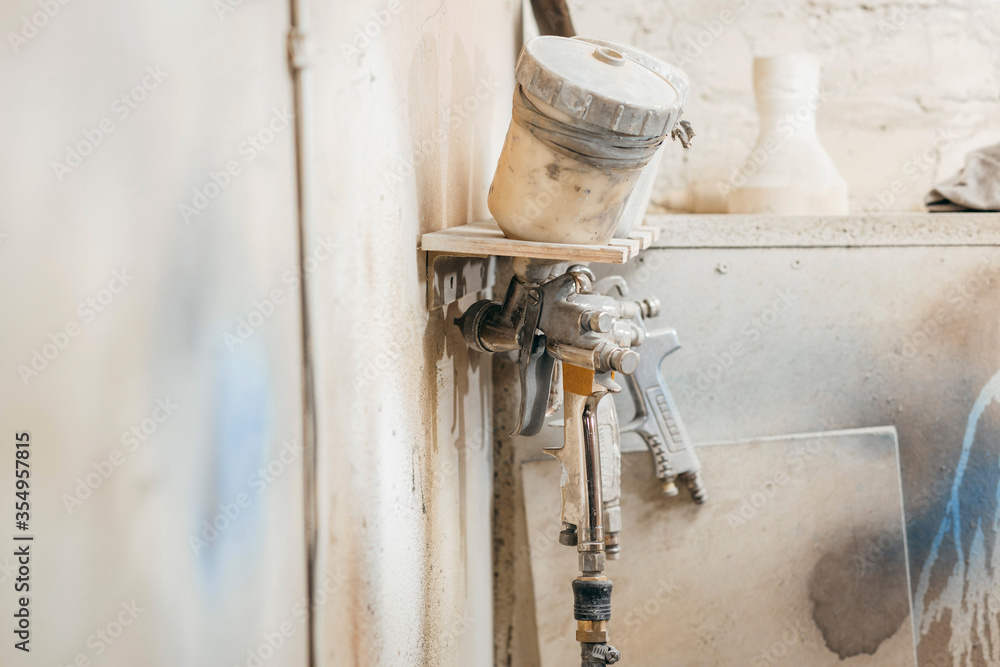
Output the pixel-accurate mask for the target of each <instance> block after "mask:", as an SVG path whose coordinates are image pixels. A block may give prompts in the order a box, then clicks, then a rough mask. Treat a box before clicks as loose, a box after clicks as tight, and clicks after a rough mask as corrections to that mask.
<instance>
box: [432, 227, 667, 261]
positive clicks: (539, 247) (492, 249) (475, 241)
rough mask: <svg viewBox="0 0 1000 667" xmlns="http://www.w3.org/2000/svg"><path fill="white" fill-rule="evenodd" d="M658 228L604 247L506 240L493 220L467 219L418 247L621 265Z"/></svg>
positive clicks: (643, 229)
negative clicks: (468, 221)
mask: <svg viewBox="0 0 1000 667" xmlns="http://www.w3.org/2000/svg"><path fill="white" fill-rule="evenodd" d="M657 234H658V230H653V229H652V228H649V227H638V228H636V230H635V231H633V233H632V235H631V236H630V237H629V238H627V239H617V238H616V239H611V241H610V243H608V245H605V246H598V245H583V244H574V243H539V242H536V241H518V240H516V239H509V238H507V237H506V236H504V235H503V232H502V231H500V227H498V226H497V223H496V222H495V221H493V220H486V221H482V222H471V223H469V224H467V225H460V226H457V227H449V228H448V229H442V230H439V231H436V232H430V233H427V234H424V235H423V237H422V238H421V241H420V249H421V250H423V251H425V252H441V253H448V254H451V255H475V256H485V255H496V256H500V257H537V258H539V259H559V260H565V261H570V262H601V263H607V264H624V263H625V262H627V261H628V260H630V259H632V258H633V257H635V256H636V255H637V254H639V251H640V250H643V249H644V248H647V247H649V246H650V245H652V243H653V241H654V240H655V239H656V237H657Z"/></svg>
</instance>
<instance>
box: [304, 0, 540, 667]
mask: <svg viewBox="0 0 1000 667" xmlns="http://www.w3.org/2000/svg"><path fill="white" fill-rule="evenodd" d="M309 10H310V14H311V15H310V19H309V20H310V21H311V24H312V29H311V34H312V37H313V38H314V39H315V43H316V45H317V47H318V50H317V53H316V54H315V60H314V64H313V66H312V68H311V76H312V77H313V79H312V87H313V91H314V95H313V97H314V99H313V107H312V108H313V109H314V111H315V115H314V118H313V120H312V122H313V126H314V128H315V130H316V133H315V137H314V141H313V143H312V146H311V148H312V149H313V150H314V155H315V162H314V169H315V174H316V178H315V181H314V185H313V187H314V188H315V190H316V191H319V192H320V193H321V194H320V195H319V197H320V199H319V202H318V205H317V209H316V212H315V217H314V233H315V234H316V235H317V236H319V237H324V236H327V235H329V236H330V238H331V239H332V240H333V243H335V244H336V245H337V247H338V248H339V251H338V260H337V261H336V262H332V263H330V264H329V265H324V266H323V267H321V268H320V270H319V271H318V272H317V274H316V280H315V291H314V293H313V301H312V304H311V306H312V312H313V313H315V314H316V321H315V322H316V326H315V330H314V334H313V336H314V341H315V349H316V358H315V361H316V384H317V401H318V402H317V407H318V416H319V444H320V452H321V458H322V460H321V480H322V482H321V483H322V488H321V511H322V512H323V517H322V519H323V520H322V525H323V528H322V534H321V549H322V552H323V556H322V560H323V562H324V567H325V571H326V574H327V575H336V574H338V573H342V574H343V576H344V577H345V584H344V586H343V587H342V588H341V589H339V590H338V592H337V594H336V600H337V602H336V604H332V605H331V604H327V605H326V606H325V607H324V609H323V610H322V616H323V618H322V619H321V627H322V630H323V632H322V655H323V656H324V658H325V660H326V664H330V665H359V666H367V665H426V664H441V665H482V664H489V660H490V656H491V647H492V643H493V642H492V613H491V606H490V590H491V586H492V570H491V561H490V548H489V544H490V541H489V540H490V501H491V496H492V481H491V480H492V473H491V468H490V463H489V462H490V453H491V452H490V447H489V442H490V438H489V434H490V431H489V429H490V404H489V401H488V391H489V383H490V369H489V361H488V360H483V359H480V358H475V357H474V355H471V354H470V353H469V352H468V350H467V348H466V345H465V343H464V342H463V341H462V340H461V336H460V335H459V333H458V330H457V328H456V327H454V326H453V325H452V324H451V320H452V319H454V318H455V317H457V315H458V313H459V312H460V311H461V309H464V307H466V306H467V305H468V304H467V303H464V302H463V303H461V304H452V305H451V306H450V307H448V308H445V309H440V310H436V311H433V312H430V313H428V311H427V309H426V306H425V304H426V293H425V282H424V255H423V254H422V253H420V252H419V251H418V249H417V243H418V239H419V236H420V234H421V233H423V232H428V231H432V230H435V229H440V228H443V227H446V226H450V225H456V224H462V223H465V222H468V221H471V220H475V219H482V218H483V217H486V216H488V211H487V210H486V206H485V198H486V192H487V188H488V186H489V182H490V179H491V178H492V175H493V167H494V164H495V162H496V157H497V155H498V154H499V148H500V146H501V144H502V141H503V135H504V132H505V131H506V126H507V123H508V121H509V119H510V104H511V102H510V100H511V95H512V91H513V87H512V86H513V63H514V60H515V58H516V55H517V49H518V48H519V44H518V42H517V41H516V40H517V37H516V34H515V27H516V26H518V25H520V16H521V14H520V11H521V10H520V3H516V2H506V3H503V2H502V3H465V2H459V1H458V0H446V1H445V2H435V3H426V2H396V1H390V2H378V1H373V2H364V3H336V4H334V5H331V4H329V3H322V2H312V3H309Z"/></svg>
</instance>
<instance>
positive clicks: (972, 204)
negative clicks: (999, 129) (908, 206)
mask: <svg viewBox="0 0 1000 667" xmlns="http://www.w3.org/2000/svg"><path fill="white" fill-rule="evenodd" d="M924 206H926V207H927V210H928V211H931V212H932V213H939V212H946V211H1000V144H995V145H993V146H987V147H986V148H977V149H976V150H974V151H972V152H971V153H969V154H968V155H966V156H965V166H964V167H962V169H961V171H959V172H958V174H957V175H955V176H952V177H951V178H950V179H948V180H947V181H944V182H943V183H941V184H939V185H938V186H937V187H935V188H934V189H933V190H931V191H930V192H928V193H927V196H926V197H924Z"/></svg>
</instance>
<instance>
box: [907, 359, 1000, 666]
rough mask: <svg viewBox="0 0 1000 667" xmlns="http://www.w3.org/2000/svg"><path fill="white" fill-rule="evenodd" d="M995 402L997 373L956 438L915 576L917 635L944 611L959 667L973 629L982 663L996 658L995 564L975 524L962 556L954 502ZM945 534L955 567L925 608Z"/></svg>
mask: <svg viewBox="0 0 1000 667" xmlns="http://www.w3.org/2000/svg"><path fill="white" fill-rule="evenodd" d="M995 401H996V402H998V403H1000V372H998V373H997V374H995V375H994V376H993V377H992V378H990V380H989V382H987V383H986V386H984V387H983V389H982V391H981V392H980V393H979V396H978V397H977V398H976V402H975V404H974V405H973V406H972V411H971V412H970V413H969V418H968V421H967V422H966V426H965V435H964V437H963V439H962V454H961V456H960V457H959V461H958V466H957V467H956V469H955V479H954V482H953V483H952V487H951V496H950V498H949V501H948V505H947V507H946V509H945V514H944V517H943V519H942V520H941V523H940V525H939V526H938V531H937V535H935V537H934V542H933V543H932V544H931V550H930V554H929V556H928V557H927V561H926V562H925V563H924V567H923V570H922V571H921V573H920V581H919V582H918V584H917V592H916V595H915V606H916V609H915V611H916V615H917V628H918V630H919V635H926V634H927V632H928V631H929V630H930V628H931V625H932V624H933V623H934V622H936V621H938V620H941V619H942V618H943V617H944V615H945V614H944V612H945V611H949V612H950V623H951V630H952V632H951V638H950V640H949V646H948V648H949V650H950V652H951V653H952V657H953V659H954V660H955V664H961V665H964V664H969V662H970V661H971V656H972V650H973V648H974V646H973V644H972V642H973V632H972V630H973V629H975V630H976V632H975V634H976V635H977V636H978V637H979V639H980V642H982V643H983V646H982V648H981V650H982V652H983V655H984V656H985V657H986V659H987V660H991V659H992V660H993V661H994V662H992V663H991V664H996V663H995V661H996V660H998V659H1000V642H997V641H995V640H994V641H990V637H991V636H992V637H997V636H998V635H997V634H996V629H997V628H996V625H997V619H996V614H997V612H998V611H1000V597H998V596H997V594H996V593H995V592H994V591H992V583H991V582H992V577H991V576H990V571H991V570H993V571H995V570H996V567H997V565H998V563H993V562H990V561H988V560H987V558H986V553H987V551H988V549H987V547H986V544H985V538H984V535H983V530H982V529H983V526H982V521H981V519H980V520H978V521H977V522H976V529H975V531H974V535H973V538H972V546H971V547H970V550H969V554H968V558H967V557H966V554H965V549H964V546H963V541H962V506H961V502H960V497H959V490H960V488H961V486H962V482H963V479H964V477H965V473H966V470H967V468H968V465H969V459H970V456H971V452H972V445H973V442H975V439H976V432H977V430H978V429H979V422H980V419H981V418H982V416H983V413H984V412H985V411H986V408H988V407H989V406H990V405H991V404H992V403H993V402H995ZM998 465H1000V462H998ZM996 502H998V503H1000V484H998V486H997V500H996ZM998 522H1000V516H996V515H995V516H994V521H993V522H992V523H993V525H992V528H993V529H994V535H996V534H997V533H996V529H997V527H998ZM949 533H950V534H951V537H952V541H953V542H954V546H955V551H956V562H955V565H954V568H953V570H952V572H951V575H950V576H949V577H948V581H947V583H946V585H945V587H944V589H943V590H942V591H941V593H940V594H939V595H938V597H937V598H936V599H935V600H933V601H931V602H930V603H928V602H927V601H926V598H927V594H928V591H929V589H930V580H931V574H932V571H933V569H934V566H935V565H936V564H937V562H938V559H939V557H940V550H941V546H942V544H943V543H944V540H945V538H946V537H947V536H948V535H949ZM989 551H991V552H992V558H991V559H990V560H996V559H997V554H1000V549H997V545H996V544H994V545H993V546H992V548H991V549H989ZM991 632H992V635H991Z"/></svg>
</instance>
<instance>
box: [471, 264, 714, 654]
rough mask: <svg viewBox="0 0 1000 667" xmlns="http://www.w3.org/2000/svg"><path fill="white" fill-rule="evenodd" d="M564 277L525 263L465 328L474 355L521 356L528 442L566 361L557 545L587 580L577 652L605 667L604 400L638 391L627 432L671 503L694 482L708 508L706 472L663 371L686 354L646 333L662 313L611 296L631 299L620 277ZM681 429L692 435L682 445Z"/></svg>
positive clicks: (609, 478)
mask: <svg viewBox="0 0 1000 667" xmlns="http://www.w3.org/2000/svg"><path fill="white" fill-rule="evenodd" d="M565 267H566V265H565V264H553V263H551V262H549V263H544V262H531V261H528V262H524V261H518V260H516V263H515V274H516V275H515V277H514V278H513V279H512V280H511V283H510V285H509V287H508V289H507V294H506V296H505V297H504V300H503V303H498V302H496V301H489V300H484V301H479V302H477V303H475V304H473V305H472V306H471V307H470V308H469V309H468V310H467V311H466V312H465V314H464V315H463V316H462V317H461V318H460V319H458V320H456V324H458V326H459V327H460V328H461V330H462V334H463V336H464V338H465V341H466V343H467V344H468V345H469V346H470V347H472V348H473V349H476V350H479V351H482V352H509V351H514V350H517V351H519V360H518V362H519V376H520V385H521V400H520V407H519V411H518V419H517V427H516V428H515V431H514V433H512V435H526V436H530V435H535V434H537V433H538V432H539V431H540V430H541V428H542V425H543V423H544V421H545V417H546V416H547V414H549V413H550V410H549V408H550V407H551V405H550V403H551V401H550V396H551V395H552V383H553V376H554V372H555V371H556V361H560V362H561V369H562V373H561V375H562V389H563V414H564V420H563V426H564V433H563V444H562V446H561V447H553V448H547V449H546V452H547V453H548V454H550V455H552V456H553V457H555V458H556V459H558V460H559V462H560V463H561V464H562V468H563V475H562V512H561V518H562V523H563V531H562V532H561V533H560V535H559V541H560V543H562V544H564V545H567V546H575V547H576V548H577V552H578V560H579V569H580V576H578V577H577V578H576V579H575V580H574V581H573V595H574V606H573V610H574V617H575V619H576V621H577V641H579V642H580V644H581V651H582V663H581V664H582V667H595V666H598V665H606V664H613V663H615V662H617V661H618V659H619V658H620V655H619V653H618V651H617V650H616V649H615V648H614V647H613V646H611V645H610V644H609V643H608V642H609V639H610V635H609V631H608V622H609V621H610V619H611V589H612V582H611V581H610V580H609V579H608V578H607V577H606V576H604V574H603V572H604V568H605V560H606V559H607V558H616V557H617V556H618V553H619V539H618V532H619V530H620V529H621V509H620V507H619V504H618V502H619V498H620V481H621V480H620V465H621V463H620V460H621V449H620V443H619V428H618V419H617V413H616V410H615V406H614V402H613V401H612V400H611V399H610V398H607V399H605V397H606V396H607V394H609V393H611V394H614V393H619V392H621V389H622V387H621V386H620V385H619V384H618V382H616V379H617V380H620V381H622V382H624V383H625V384H626V385H627V386H628V387H629V390H630V391H629V395H630V396H631V398H632V401H633V403H634V405H635V417H634V418H633V419H632V421H631V422H630V424H629V425H627V426H626V429H628V430H634V431H636V432H638V433H640V434H641V435H642V436H643V438H644V439H645V441H646V443H647V445H648V446H649V448H650V451H651V452H652V454H653V460H654V465H655V467H656V471H657V476H658V477H659V478H660V479H661V480H664V485H665V486H664V488H665V489H666V488H667V487H668V486H669V487H670V488H672V489H673V490H674V493H673V494H668V495H676V487H674V486H673V480H674V478H675V477H680V478H682V479H685V480H687V481H688V484H689V487H690V488H691V490H692V496H693V497H694V498H695V500H696V501H698V502H700V500H701V499H703V498H704V492H703V491H700V490H699V491H697V492H696V490H695V489H696V487H697V489H700V482H699V481H698V472H699V470H700V465H699V464H698V460H697V457H696V456H695V454H694V451H693V449H692V448H691V445H690V442H689V441H688V439H687V435H686V432H685V431H684V430H683V425H682V424H681V423H680V421H679V416H678V415H677V413H676V406H674V405H673V399H672V398H671V397H670V395H669V391H668V390H667V389H666V384H665V382H664V381H663V376H662V374H661V373H660V369H659V366H660V362H661V361H662V359H663V357H664V356H665V355H666V354H669V353H670V352H672V351H673V350H675V349H677V347H679V345H678V344H677V337H676V334H675V333H674V332H673V331H667V332H662V333H649V332H647V330H646V327H645V322H644V319H645V318H647V317H654V316H655V315H656V314H657V313H658V304H656V302H655V300H645V301H641V302H639V301H625V300H621V299H617V298H615V297H613V296H610V295H609V294H607V292H610V291H611V290H610V288H614V287H617V288H618V290H619V291H620V292H621V294H622V296H624V295H625V294H627V289H628V287H627V284H625V282H624V279H622V278H620V277H613V278H609V279H605V280H604V281H601V283H599V284H597V285H596V286H595V284H594V275H593V273H591V271H590V270H589V269H587V268H586V267H583V266H572V267H569V268H568V269H566V268H565ZM563 270H565V273H561V272H562V271H563ZM560 273H561V275H556V277H552V276H553V275H554V274H560ZM605 287H607V288H608V289H604V288H605ZM602 292H604V293H602ZM637 346H642V347H641V349H642V350H643V355H642V359H641V360H640V356H639V355H638V354H637V353H636V352H635V351H634V350H633V349H632V348H633V347H637ZM647 350H648V354H647ZM619 374H620V375H619ZM623 378H624V379H623ZM663 397H665V398H666V401H667V402H668V408H667V409H665V408H663V406H662V403H663ZM602 399H605V400H602ZM661 425H665V426H661ZM670 425H673V426H670ZM678 428H679V429H680V430H679V431H678V433H680V434H682V435H675V431H676V430H677V429H678ZM664 429H666V430H664ZM671 429H673V430H671ZM678 443H679V444H678ZM693 484H695V485H693Z"/></svg>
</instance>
